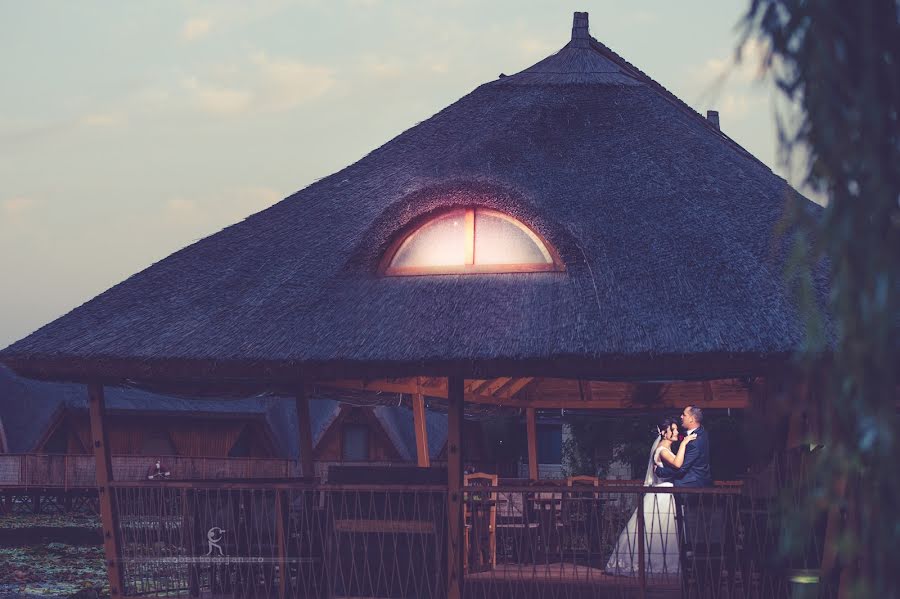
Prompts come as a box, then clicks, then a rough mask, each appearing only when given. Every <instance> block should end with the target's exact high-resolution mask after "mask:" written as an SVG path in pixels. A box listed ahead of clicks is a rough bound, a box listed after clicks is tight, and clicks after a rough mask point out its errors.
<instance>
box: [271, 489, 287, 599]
mask: <svg viewBox="0 0 900 599" xmlns="http://www.w3.org/2000/svg"><path fill="white" fill-rule="evenodd" d="M285 493H287V491H281V490H276V491H275V535H276V542H277V543H278V599H287V597H288V596H289V595H288V584H289V582H288V581H289V580H290V575H289V573H288V563H287V524H288V514H287V508H286V506H285V504H286V503H287V502H286V501H285Z"/></svg>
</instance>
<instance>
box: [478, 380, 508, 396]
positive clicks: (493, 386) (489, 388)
mask: <svg viewBox="0 0 900 599" xmlns="http://www.w3.org/2000/svg"><path fill="white" fill-rule="evenodd" d="M511 380H512V378H510V377H508V376H501V377H499V378H496V379H493V380H491V381H490V382H489V383H488V384H487V385H485V386H484V388H483V389H482V390H481V395H493V394H495V393H497V392H498V391H500V389H501V388H503V386H505V385H506V384H507V383H508V382H509V381H511Z"/></svg>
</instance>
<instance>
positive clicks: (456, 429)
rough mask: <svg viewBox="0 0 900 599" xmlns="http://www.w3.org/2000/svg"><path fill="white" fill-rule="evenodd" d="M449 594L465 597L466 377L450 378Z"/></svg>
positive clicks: (449, 595)
mask: <svg viewBox="0 0 900 599" xmlns="http://www.w3.org/2000/svg"><path fill="white" fill-rule="evenodd" d="M447 390H448V393H447V404H448V405H447V516H448V518H449V519H450V522H449V526H448V529H447V533H448V534H447V597H448V599H461V598H462V596H463V564H464V563H465V562H464V561H463V560H464V559H465V555H464V553H465V548H464V547H463V545H464V542H463V533H464V531H465V522H463V464H462V427H463V419H464V417H465V396H464V392H465V380H464V379H462V378H460V377H451V378H450V379H449V380H448V381H447Z"/></svg>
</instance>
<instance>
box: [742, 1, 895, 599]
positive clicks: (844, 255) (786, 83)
mask: <svg viewBox="0 0 900 599" xmlns="http://www.w3.org/2000/svg"><path fill="white" fill-rule="evenodd" d="M898 12H900V8H898V4H897V2H896V1H895V0H865V1H862V0H861V1H859V2H847V1H845V0H816V1H808V0H753V1H752V3H751V5H750V8H749V10H748V12H747V15H746V17H745V20H744V25H745V31H746V37H745V40H755V41H759V42H761V43H762V44H763V45H764V47H766V48H767V49H768V53H767V55H766V59H765V64H764V66H765V67H766V68H767V69H768V71H767V72H768V74H769V75H770V77H771V78H772V80H773V81H774V82H775V84H776V85H777V88H778V90H779V91H780V95H781V99H782V100H783V101H784V102H783V104H782V109H781V110H780V112H779V125H778V126H779V139H780V146H781V150H782V156H783V158H784V159H785V160H786V161H787V162H788V163H789V164H791V165H793V166H794V167H797V168H799V169H800V171H799V174H800V175H801V176H802V180H803V182H804V184H805V185H806V186H808V187H809V188H810V189H811V190H813V192H814V193H818V194H822V195H824V196H825V197H827V207H826V208H825V210H824V212H823V214H822V215H821V217H816V216H814V215H810V214H809V213H802V212H799V211H796V210H795V211H793V212H792V213H790V214H789V215H788V218H787V219H786V220H785V226H784V230H789V229H790V230H792V231H793V232H794V233H795V235H794V237H793V241H794V244H793V251H792V252H791V257H790V261H789V268H788V272H787V276H788V277H789V280H790V282H791V283H792V284H793V287H794V289H795V290H797V291H798V294H797V297H798V300H799V302H800V306H801V309H802V310H803V313H804V315H805V317H806V321H807V329H808V333H809V334H808V336H807V338H808V343H807V350H806V352H805V354H804V356H803V359H804V364H805V365H806V366H807V367H810V368H813V369H814V370H813V372H815V373H819V374H815V375H814V377H815V376H819V377H821V378H822V379H824V380H825V387H824V389H823V390H822V392H821V393H820V394H819V397H817V400H818V401H820V402H823V404H824V408H825V409H824V410H822V419H823V426H822V431H821V438H820V439H819V442H820V443H821V444H822V445H823V447H822V449H821V455H820V458H819V459H818V460H816V463H817V464H818V468H817V472H816V474H817V476H816V477H815V479H814V481H815V484H814V485H813V487H812V488H811V489H807V494H806V496H805V501H804V503H803V509H802V510H800V512H799V513H798V514H797V516H798V517H797V518H796V519H793V520H791V519H788V521H789V522H794V523H795V524H798V526H794V527H792V528H790V529H788V531H787V532H788V533H789V534H788V535H787V540H788V541H790V540H791V535H794V536H795V537H796V536H798V535H802V534H804V532H803V525H809V524H810V522H812V521H813V520H814V519H815V518H819V517H822V515H823V514H825V513H828V512H829V511H831V512H832V513H835V514H843V517H842V518H840V519H838V520H836V521H838V522H840V524H841V526H839V530H840V534H839V535H838V536H837V537H835V538H834V539H831V541H830V546H829V547H827V548H826V554H828V553H829V551H832V552H833V554H834V555H835V556H836V560H834V565H835V567H836V568H839V570H840V585H841V593H842V594H844V595H852V596H859V597H894V596H896V595H897V585H896V580H897V579H896V561H897V557H896V554H897V547H900V525H898V518H897V512H896V510H897V505H900V476H898V475H897V472H898V468H897V460H898V450H900V445H898V440H897V430H898V429H897V414H896V398H897V384H898V378H897V372H898V363H897V362H898V360H897V358H898V343H897V339H898V338H900V337H898V334H897V333H898V326H897V324H898V320H900V319H898V315H900V299H898V295H900V293H898V290H900V130H898V119H900V17H898ZM817 264H824V265H825V266H826V268H827V271H828V275H829V279H830V281H829V288H830V295H829V297H828V298H827V304H828V305H827V311H821V310H819V309H818V306H817V302H816V293H815V287H816V285H815V283H816V281H815V277H814V275H813V274H812V273H814V272H816V269H815V268H814V267H815V266H816V265H817ZM823 314H827V315H828V317H827V318H826V317H825V316H824V315H823ZM828 322H830V323H831V327H830V328H829V326H826V323H828ZM830 330H833V334H832V333H831V332H830ZM821 373H824V374H821ZM793 541H794V542H793V543H792V544H793V545H794V546H800V545H802V542H798V539H797V538H795V539H793ZM789 544H791V543H789ZM825 565H826V566H828V565H829V564H825Z"/></svg>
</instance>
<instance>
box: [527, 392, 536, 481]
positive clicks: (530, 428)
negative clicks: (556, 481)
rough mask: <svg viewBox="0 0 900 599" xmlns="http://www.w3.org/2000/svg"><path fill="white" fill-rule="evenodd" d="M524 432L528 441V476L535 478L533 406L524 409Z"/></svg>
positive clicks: (534, 413) (534, 417) (534, 412)
mask: <svg viewBox="0 0 900 599" xmlns="http://www.w3.org/2000/svg"><path fill="white" fill-rule="evenodd" d="M525 434H526V436H527V441H528V478H530V479H531V480H537V479H538V461H537V459H538V458H537V410H535V409H534V408H526V410H525Z"/></svg>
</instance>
